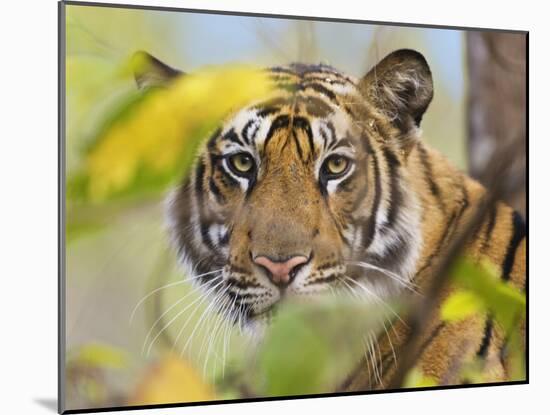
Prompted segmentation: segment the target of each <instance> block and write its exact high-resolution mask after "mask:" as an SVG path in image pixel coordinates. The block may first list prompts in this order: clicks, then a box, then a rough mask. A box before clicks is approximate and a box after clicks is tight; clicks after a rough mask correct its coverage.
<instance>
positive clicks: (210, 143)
mask: <svg viewBox="0 0 550 415" xmlns="http://www.w3.org/2000/svg"><path fill="white" fill-rule="evenodd" d="M221 132H222V129H221V128H218V129H217V130H216V131H215V132H214V134H212V135H211V136H210V138H209V139H208V144H207V147H208V150H209V151H211V152H215V151H216V141H217V140H218V137H219V135H220V133H221Z"/></svg>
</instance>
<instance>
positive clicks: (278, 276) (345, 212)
mask: <svg viewBox="0 0 550 415" xmlns="http://www.w3.org/2000/svg"><path fill="white" fill-rule="evenodd" d="M140 53H142V54H143V55H144V56H146V57H147V61H148V64H147V65H146V66H145V67H144V69H143V70H141V71H137V72H136V73H135V79H136V81H137V84H138V86H139V87H140V88H144V89H146V88H155V87H160V88H162V87H167V86H168V85H169V84H170V82H172V81H173V80H174V79H176V78H177V77H180V76H187V75H185V74H184V73H183V72H181V71H179V70H176V69H174V68H172V67H171V66H169V65H167V64H165V63H163V62H161V61H160V60H158V59H157V58H155V57H153V56H151V55H149V54H147V53H146V52H140ZM266 71H267V73H268V74H269V76H270V78H271V79H272V80H273V81H274V84H275V85H276V92H275V94H274V95H271V96H270V97H269V98H266V99H265V100H260V101H258V102H254V103H252V104H250V105H248V106H246V107H244V108H238V109H236V110H235V111H233V112H232V114H231V115H230V116H228V117H227V119H225V120H224V122H223V123H222V124H221V126H220V127H219V128H218V129H217V130H216V131H214V132H213V133H212V135H211V136H209V138H207V139H205V142H204V144H203V146H202V147H201V149H200V151H199V152H198V154H197V155H196V161H195V164H194V166H193V169H192V173H190V174H188V175H187V177H186V178H185V179H184V180H183V182H182V183H181V184H180V185H179V186H177V187H176V188H175V189H174V190H173V191H172V192H171V194H170V196H169V197H168V201H167V221H168V227H169V231H170V235H171V239H172V241H173V245H174V248H175V250H176V252H177V256H178V258H179V262H180V263H181V264H182V268H183V270H184V272H185V273H186V275H189V276H192V277H193V278H194V279H195V283H196V284H198V285H199V287H202V293H203V295H204V296H207V297H209V298H212V295H213V293H217V294H221V295H222V299H223V301H224V304H226V310H227V309H229V312H227V313H225V318H229V319H230V320H231V322H232V323H235V324H238V325H240V326H242V327H245V328H246V331H247V332H249V333H251V335H252V336H259V337H261V336H262V335H263V333H264V332H265V328H266V327H268V326H269V324H270V323H271V322H272V319H273V316H276V313H277V312H278V310H279V308H280V307H284V304H285V300H286V299H288V298H310V297H313V298H315V297H316V296H321V295H323V294H324V293H327V292H328V291H333V290H334V291H338V290H344V289H346V288H347V289H348V290H350V287H351V289H356V290H360V288H364V289H365V290H366V291H367V292H369V293H372V296H367V297H369V298H370V300H369V298H366V299H365V301H367V302H368V301H372V302H374V301H375V299H378V300H382V301H383V300H385V299H389V298H392V297H393V296H396V295H403V296H406V295H413V294H412V293H411V292H410V288H411V287H416V289H417V290H418V291H419V292H420V293H422V292H423V290H425V289H426V287H428V286H429V284H430V282H431V278H432V274H433V271H434V269H435V268H434V267H436V265H437V264H438V259H439V258H440V256H441V253H442V252H443V251H444V249H445V247H446V246H447V245H448V244H449V241H450V240H451V239H452V238H453V237H454V236H455V235H456V234H457V233H458V232H459V231H460V229H461V227H463V226H464V225H465V224H466V223H467V221H468V220H469V218H471V216H472V214H473V212H474V211H475V207H476V206H477V205H478V204H479V203H480V201H481V200H482V198H483V197H484V195H486V193H487V191H486V189H484V187H483V186H482V185H481V184H480V183H478V182H477V181H476V180H474V179H472V178H471V177H469V176H468V175H467V174H465V173H463V172H462V171H460V170H459V169H458V168H456V167H454V166H453V165H452V164H451V162H450V161H449V160H448V159H447V158H446V157H445V156H444V155H442V154H441V153H440V152H438V151H437V150H435V149H433V148H431V147H430V146H429V145H427V144H426V143H425V142H424V141H423V140H422V134H421V129H420V126H421V122H422V118H423V116H424V114H425V112H426V110H427V108H428V106H429V104H430V103H431V101H432V98H433V79H432V72H431V69H430V67H429V65H428V63H427V61H426V59H425V58H424V56H423V55H422V54H421V53H419V52H417V51H415V50H411V49H400V50H396V51H394V52H392V53H390V54H388V55H387V56H386V57H384V58H383V59H381V60H380V61H379V62H378V63H377V64H376V65H374V66H373V67H372V68H371V69H370V70H369V71H368V72H367V73H366V74H365V75H364V76H363V77H362V78H360V79H357V78H354V77H352V76H349V75H346V74H345V73H342V72H340V71H338V70H337V69H335V68H333V67H332V66H330V65H327V64H305V63H292V64H289V65H285V66H275V67H271V68H268V69H266ZM212 99H215V97H212ZM526 237H527V230H526V225H525V222H524V220H523V218H522V216H521V215H520V214H519V213H518V212H516V211H515V210H514V209H512V208H511V207H509V206H507V205H506V204H505V203H503V202H498V203H496V204H495V205H494V207H493V208H492V209H490V211H489V212H488V214H487V215H486V217H485V218H484V220H483V222H482V224H481V225H480V227H479V229H477V231H476V232H475V234H474V236H472V237H471V238H470V239H469V241H468V243H467V245H466V248H465V250H466V252H467V253H468V254H470V255H472V256H473V257H475V258H478V259H479V258H482V257H483V258H486V259H488V260H490V261H491V262H492V263H493V264H496V265H497V267H498V270H499V273H500V278H501V279H502V280H503V281H507V282H508V283H509V284H511V285H513V286H514V287H516V288H517V289H519V290H525V284H526V244H527V241H526ZM450 292H451V289H450V288H448V289H445V290H444V291H443V293H442V294H441V298H440V299H438V300H439V304H441V302H442V301H443V300H444V299H445V298H447V297H448V296H449V295H450ZM435 314H436V315H434V316H433V317H432V318H431V320H430V321H427V322H425V327H424V332H425V334H423V338H422V339H423V343H422V349H421V351H420V356H419V357H418V360H417V366H418V368H419V369H420V370H421V371H422V373H423V374H425V375H426V376H429V377H430V378H432V379H434V380H435V381H436V382H437V383H438V384H440V385H445V384H449V385H450V384H459V383H461V382H463V381H464V380H463V379H461V378H460V375H459V374H458V373H457V371H456V370H453V368H456V364H457V362H465V361H468V360H469V359H475V358H477V359H481V361H482V362H484V363H483V375H484V378H485V379H488V380H489V381H493V382H500V381H507V380H510V376H511V375H510V369H509V364H508V363H507V360H506V358H505V355H506V347H505V345H506V339H505V336H504V334H503V331H502V328H501V327H500V326H499V324H498V323H497V322H496V321H495V320H494V319H493V318H492V316H490V315H475V316H472V317H469V318H466V319H464V320H462V321H459V322H444V321H442V320H441V318H440V317H439V314H438V313H435ZM407 330H408V328H407V326H406V324H404V323H403V320H402V319H394V322H393V323H392V327H391V330H387V331H386V333H384V335H380V337H379V338H378V339H377V348H378V352H379V353H378V356H376V359H377V362H376V366H373V367H372V368H373V369H375V370H370V369H369V363H368V362H367V361H366V360H362V361H361V362H358V365H357V369H356V370H354V371H353V372H352V373H350V375H349V377H348V378H347V379H346V380H345V381H344V382H343V384H342V385H339V386H337V387H336V388H335V390H336V391H366V390H375V389H382V388H384V387H385V386H386V385H388V383H389V381H390V379H391V377H392V376H393V375H394V372H395V370H396V367H397V365H396V364H395V359H397V360H399V359H400V356H397V357H395V356H393V357H392V354H394V353H393V351H394V348H396V347H397V346H398V345H400V344H401V343H402V342H403V341H404V340H403V339H405V338H406V336H407ZM518 330H519V328H518ZM522 335H523V336H524V334H522ZM392 337H393V338H392ZM365 359H366V358H365ZM371 364H372V363H371Z"/></svg>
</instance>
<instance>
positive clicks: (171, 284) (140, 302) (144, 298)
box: [130, 268, 222, 324]
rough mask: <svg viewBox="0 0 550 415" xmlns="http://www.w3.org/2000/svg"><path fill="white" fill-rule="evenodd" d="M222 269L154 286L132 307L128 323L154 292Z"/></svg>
mask: <svg viewBox="0 0 550 415" xmlns="http://www.w3.org/2000/svg"><path fill="white" fill-rule="evenodd" d="M221 270H222V269H221V268H220V269H217V270H214V271H210V272H206V273H204V274H200V275H196V276H194V277H191V278H184V279H182V280H179V281H175V282H172V283H169V284H166V285H163V286H162V287H158V288H155V289H154V290H153V291H151V292H150V293H148V294H147V295H145V296H144V297H143V298H142V299H141V300H139V302H138V303H137V304H136V306H135V307H134V310H133V311H132V314H131V316H130V324H131V323H132V321H133V320H134V317H135V314H136V312H137V310H138V309H139V307H140V306H141V305H142V304H143V302H144V301H145V300H147V299H148V298H149V297H151V296H152V295H154V294H155V293H157V292H159V291H161V290H164V289H166V288H170V287H175V286H177V285H181V284H185V283H187V282H189V281H192V280H195V279H197V278H202V277H204V276H206V275H210V274H214V273H216V272H220V271H221Z"/></svg>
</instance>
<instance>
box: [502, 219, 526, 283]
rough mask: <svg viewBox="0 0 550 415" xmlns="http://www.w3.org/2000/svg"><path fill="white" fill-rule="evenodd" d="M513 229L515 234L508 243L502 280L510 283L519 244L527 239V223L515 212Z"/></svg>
mask: <svg viewBox="0 0 550 415" xmlns="http://www.w3.org/2000/svg"><path fill="white" fill-rule="evenodd" d="M512 227H513V233H512V238H511V239H510V242H509V243H508V249H507V250H506V256H505V257H504V261H503V262H502V279H503V280H504V281H508V280H509V279H510V274H511V272H512V268H513V267H514V260H515V258H516V251H517V249H518V246H519V244H520V243H521V241H522V240H523V238H525V234H526V230H525V222H524V221H523V218H522V217H521V215H520V214H519V213H518V212H516V211H515V210H514V212H513V213H512Z"/></svg>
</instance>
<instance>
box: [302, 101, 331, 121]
mask: <svg viewBox="0 0 550 415" xmlns="http://www.w3.org/2000/svg"><path fill="white" fill-rule="evenodd" d="M304 105H305V109H306V112H307V113H308V114H309V115H311V116H313V117H317V118H326V117H328V116H329V115H331V114H333V113H334V110H333V109H332V107H331V106H330V105H328V104H327V103H326V102H325V101H323V100H322V99H319V98H317V97H308V98H307V99H306V100H305V104H304Z"/></svg>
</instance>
